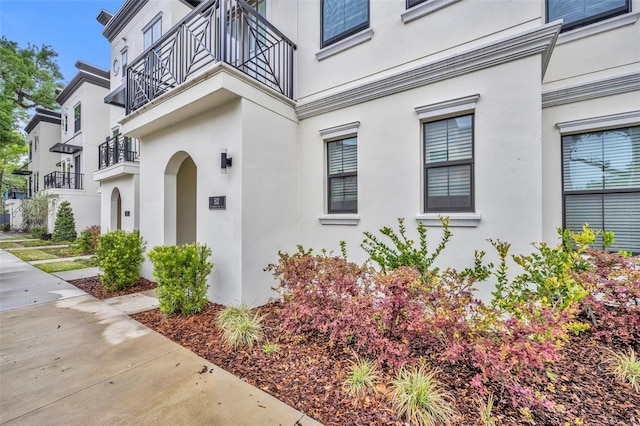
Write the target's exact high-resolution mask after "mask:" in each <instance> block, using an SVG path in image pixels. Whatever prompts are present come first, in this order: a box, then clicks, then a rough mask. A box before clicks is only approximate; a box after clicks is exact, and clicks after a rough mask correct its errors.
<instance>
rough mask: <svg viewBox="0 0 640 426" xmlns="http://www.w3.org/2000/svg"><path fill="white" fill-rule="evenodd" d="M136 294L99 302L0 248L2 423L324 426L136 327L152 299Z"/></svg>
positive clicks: (0, 408)
mask: <svg viewBox="0 0 640 426" xmlns="http://www.w3.org/2000/svg"><path fill="white" fill-rule="evenodd" d="M69 272H75V271H69ZM60 274H62V273H59V275H60ZM68 279H70V278H68ZM133 296H135V295H132V297H130V298H129V299H128V300H127V299H120V298H114V299H111V300H110V301H109V302H110V303H106V302H103V301H100V300H98V299H96V298H94V297H93V296H90V295H88V294H86V293H84V292H83V291H81V290H79V289H77V288H76V287H74V286H72V285H71V284H69V283H67V282H66V281H64V280H63V279H61V278H59V277H56V276H53V275H50V274H47V273H45V272H42V271H40V270H38V269H36V268H35V267H33V266H31V265H29V264H27V263H25V262H23V261H21V260H19V259H18V258H16V257H15V256H13V255H11V254H10V253H7V252H6V251H4V250H0V424H2V425H5V424H6V425H35V424H47V425H58V424H59V425H125V424H127V425H129V424H136V425H138V424H140V425H146V424H149V425H165V424H166V425H169V424H171V425H205V424H206V425H252V426H253V425H274V426H275V425H282V426H284V425H291V426H294V425H318V424H319V423H317V422H315V421H314V420H313V419H310V418H309V417H307V416H305V415H304V414H302V413H300V412H299V411H297V410H294V409H293V408H291V407H289V406H287V405H286V404H284V403H282V402H281V401H279V400H277V399H276V398H274V397H272V396H270V395H268V394H266V393H264V392H262V391H261V390H259V389H256V388H254V387H253V386H250V385H249V384H247V383H246V382H244V381H243V380H241V379H239V378H237V377H235V376H233V375H231V374H229V373H227V372H225V371H224V370H222V369H221V368H218V367H217V366H215V365H214V364H211V363H210V362H208V361H206V360H205V359H203V358H200V357H198V356H197V355H195V354H194V353H192V352H190V351H189V350H187V349H185V348H183V347H182V346H180V345H177V344H175V343H173V342H171V341H170V340H168V339H166V338H165V337H163V336H161V335H160V334H158V333H156V332H154V331H152V330H150V329H149V328H147V327H145V326H143V325H141V324H140V323H138V322H137V321H134V320H132V319H131V318H130V317H129V316H128V315H127V314H125V313H123V312H122V310H125V311H126V310H131V309H132V307H133V306H135V304H136V303H141V304H142V305H144V304H145V303H149V300H146V301H145V302H140V300H136V297H137V298H138V299H139V298H140V297H142V298H145V297H146V298H149V299H153V297H152V296H151V295H149V294H140V295H139V296H136V297H133ZM115 299H120V300H115Z"/></svg>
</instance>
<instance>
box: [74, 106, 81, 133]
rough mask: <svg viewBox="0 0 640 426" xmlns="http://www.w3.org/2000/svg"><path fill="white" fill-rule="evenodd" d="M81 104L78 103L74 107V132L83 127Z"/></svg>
mask: <svg viewBox="0 0 640 426" xmlns="http://www.w3.org/2000/svg"><path fill="white" fill-rule="evenodd" d="M80 107H81V105H80V104H78V105H76V107H75V108H74V109H73V131H74V132H79V131H80V127H81V115H82V114H81V112H80V109H81V108H80Z"/></svg>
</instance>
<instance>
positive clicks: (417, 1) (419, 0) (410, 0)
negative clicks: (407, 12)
mask: <svg viewBox="0 0 640 426" xmlns="http://www.w3.org/2000/svg"><path fill="white" fill-rule="evenodd" d="M425 1H427V0H407V9H409V8H411V7H413V6H415V5H417V4H420V3H424V2H425Z"/></svg>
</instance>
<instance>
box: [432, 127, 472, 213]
mask: <svg viewBox="0 0 640 426" xmlns="http://www.w3.org/2000/svg"><path fill="white" fill-rule="evenodd" d="M423 126H424V129H423V132H424V168H425V170H424V175H425V211H426V212H454V211H473V208H474V205H473V115H465V116H462V117H455V118H449V119H445V120H439V121H433V122H428V123H424V125H423Z"/></svg>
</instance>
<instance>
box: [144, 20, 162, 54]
mask: <svg viewBox="0 0 640 426" xmlns="http://www.w3.org/2000/svg"><path fill="white" fill-rule="evenodd" d="M161 35H162V18H158V19H157V20H156V21H155V22H154V23H152V24H151V25H150V26H149V27H148V28H147V29H146V30H145V31H144V50H147V49H148V48H149V47H151V45H152V44H153V43H155V42H156V41H158V40H159V39H160V36H161Z"/></svg>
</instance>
